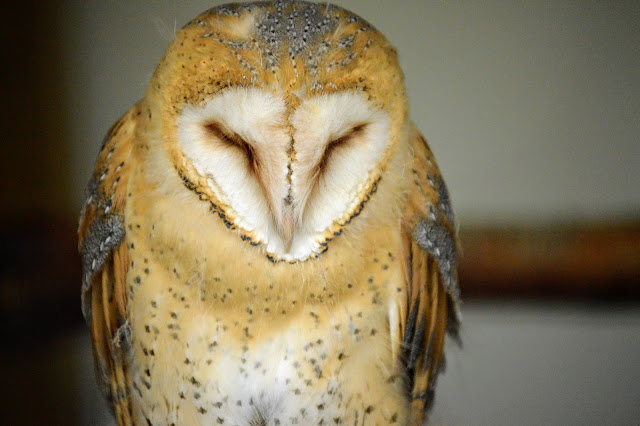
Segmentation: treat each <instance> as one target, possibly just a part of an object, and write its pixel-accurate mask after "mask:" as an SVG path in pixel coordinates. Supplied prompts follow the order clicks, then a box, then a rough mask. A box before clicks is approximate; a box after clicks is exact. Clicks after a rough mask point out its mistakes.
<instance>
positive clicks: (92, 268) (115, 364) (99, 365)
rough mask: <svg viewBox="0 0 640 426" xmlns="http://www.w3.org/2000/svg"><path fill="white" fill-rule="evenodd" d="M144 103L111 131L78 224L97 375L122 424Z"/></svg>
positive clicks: (127, 411)
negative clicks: (129, 205)
mask: <svg viewBox="0 0 640 426" xmlns="http://www.w3.org/2000/svg"><path fill="white" fill-rule="evenodd" d="M140 115H141V109H140V106H139V105H136V106H134V107H133V108H131V110H129V111H128V112H127V113H126V114H125V115H124V116H123V117H122V118H120V119H119V120H118V121H117V122H116V123H115V124H114V125H113V126H112V127H111V129H109V131H108V132H107V135H106V136H105V138H104V141H103V143H102V146H101V149H100V154H99V155H98V160H97V162H96V166H95V170H94V172H93V175H92V176H91V179H90V180H89V184H88V186H87V191H86V201H85V205H84V206H83V209H82V212H81V214H80V224H79V229H78V237H79V251H80V254H81V260H82V274H83V275H82V293H81V295H82V313H83V315H84V318H85V320H86V321H87V323H88V324H89V326H90V329H91V341H92V345H93V355H94V361H95V362H94V366H95V369H96V376H97V379H98V383H99V384H100V387H101V390H102V392H103V394H104V395H105V397H106V398H107V399H108V400H109V402H111V404H112V406H113V408H114V411H115V414H116V418H117V419H118V422H119V424H130V407H129V398H128V395H127V390H126V389H127V386H126V380H127V379H126V376H127V371H126V370H127V368H126V363H125V362H124V355H125V354H126V352H127V345H128V344H129V340H130V339H129V337H130V336H129V325H128V322H127V300H126V299H127V296H126V274H127V270H128V266H129V258H128V247H127V242H126V230H125V220H124V214H125V204H126V200H127V195H128V188H127V187H128V181H129V174H130V171H131V169H132V167H133V164H132V162H133V161H132V151H133V148H134V145H135V139H136V130H137V127H138V123H139V120H140Z"/></svg>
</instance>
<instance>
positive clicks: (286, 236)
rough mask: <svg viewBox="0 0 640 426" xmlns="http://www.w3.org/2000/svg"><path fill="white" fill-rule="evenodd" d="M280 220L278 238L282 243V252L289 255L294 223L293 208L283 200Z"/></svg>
mask: <svg viewBox="0 0 640 426" xmlns="http://www.w3.org/2000/svg"><path fill="white" fill-rule="evenodd" d="M283 210H284V211H283V212H282V219H281V223H280V237H281V238H282V242H283V243H284V250H285V252H286V253H289V250H291V243H292V241H293V231H294V221H293V206H292V205H291V202H289V201H288V200H285V205H284V207H283Z"/></svg>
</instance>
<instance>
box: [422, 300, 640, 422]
mask: <svg viewBox="0 0 640 426" xmlns="http://www.w3.org/2000/svg"><path fill="white" fill-rule="evenodd" d="M463 315H464V325H463V327H464V331H463V333H462V336H463V341H464V349H463V350H456V349H455V348H452V347H451V345H450V346H449V350H448V351H447V352H448V356H447V360H448V367H447V371H446V373H445V374H444V375H443V376H442V379H441V381H440V382H439V383H438V388H437V392H436V405H435V410H434V413H433V416H432V418H431V420H432V424H436V425H604V424H607V425H631V424H640V309H638V308H635V309H634V308H626V309H622V308H615V307H599V308H594V307H588V306H563V305H559V306H548V304H547V306H545V305H542V304H537V305H517V304H498V303H492V304H469V305H467V306H465V307H464V308H463Z"/></svg>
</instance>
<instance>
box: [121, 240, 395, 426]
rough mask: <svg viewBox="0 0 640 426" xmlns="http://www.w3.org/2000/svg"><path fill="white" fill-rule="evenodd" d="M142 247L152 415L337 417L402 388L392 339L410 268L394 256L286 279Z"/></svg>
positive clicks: (134, 315) (142, 372)
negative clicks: (338, 271)
mask: <svg viewBox="0 0 640 426" xmlns="http://www.w3.org/2000/svg"><path fill="white" fill-rule="evenodd" d="M139 244H141V243H139ZM136 250H138V249H137V248H136V249H135V250H133V252H134V254H132V256H131V258H132V259H133V267H132V268H131V269H130V272H129V275H128V285H129V292H130V294H129V303H130V318H129V319H130V323H131V327H132V339H133V346H132V348H133V349H132V350H133V357H132V359H133V362H132V367H133V368H132V370H133V374H132V387H133V388H134V394H135V395H136V396H137V398H138V399H139V405H138V406H139V410H140V412H139V413H138V414H139V415H140V416H141V418H143V417H146V418H149V419H150V420H151V421H152V423H154V424H156V422H157V423H159V424H163V423H169V424H170V423H175V424H198V423H201V422H202V423H213V424H215V422H220V421H222V422H224V424H251V422H252V421H254V420H255V419H259V418H265V419H271V420H270V422H268V423H266V424H278V422H280V424H294V423H296V422H299V424H306V423H308V422H311V421H313V422H314V423H317V422H318V421H320V420H322V419H326V422H329V421H333V419H334V418H340V417H341V416H344V415H345V414H344V413H346V412H351V413H353V412H361V414H360V415H364V414H366V413H365V412H366V410H367V407H369V406H372V405H376V404H379V403H380V400H381V399H382V398H383V394H392V395H395V394H398V395H399V394H400V390H399V387H398V386H399V385H400V384H399V381H397V382H396V379H397V378H398V374H397V371H396V365H395V361H394V360H393V359H392V358H391V354H390V350H389V344H388V343H389V342H388V341H389V334H388V305H389V301H390V297H391V295H392V292H396V291H397V290H396V287H397V285H396V284H397V280H398V279H399V273H398V272H399V271H397V270H395V268H392V267H391V266H390V264H389V263H380V265H379V267H378V269H379V271H380V273H370V274H366V275H362V276H358V277H352V278H353V280H346V281H344V282H341V283H340V284H339V285H337V284H336V283H335V282H327V281H326V279H325V280H319V281H316V282H312V281H313V280H311V279H307V281H306V282H304V281H303V280H301V279H299V277H296V276H295V274H290V275H289V276H290V278H291V281H290V282H288V283H282V282H278V280H273V278H274V275H272V276H271V278H272V279H256V278H255V272H254V275H253V276H254V278H253V279H252V278H251V276H252V274H245V272H246V271H244V272H243V271H242V270H241V269H238V268H240V265H231V264H229V263H227V264H226V265H225V266H224V268H223V266H222V265H218V267H217V269H215V270H217V273H216V274H215V275H211V274H207V273H205V272H204V271H206V270H207V267H206V266H204V265H202V268H201V269H200V271H199V272H198V271H196V270H191V271H190V272H188V273H187V272H186V271H185V270H181V268H180V265H181V264H180V262H175V265H174V264H172V263H169V264H167V263H166V260H163V261H159V260H158V256H164V254H161V253H159V252H157V251H156V250H154V252H153V253H152V252H151V251H150V249H149V250H140V251H139V253H140V255H138V254H135V251H136ZM380 257H381V256H380ZM387 259H389V257H388V255H387ZM244 267H245V269H247V265H245V266H244ZM249 269H250V268H249ZM225 271H226V272H225ZM285 284H286V285H287V286H286V287H285V286H284V285H285ZM294 284H295V285H294ZM371 371H375V372H376V374H373V375H372V374H371ZM363 378H365V379H364V380H363ZM365 389H367V390H366V391H365ZM390 400H391V401H393V398H391V399H390ZM376 401H377V402H376ZM354 410H355V411H354ZM388 414H389V416H392V414H393V413H388ZM219 419H220V420H219ZM154 420H155V421H154ZM276 420H277V421H278V422H276Z"/></svg>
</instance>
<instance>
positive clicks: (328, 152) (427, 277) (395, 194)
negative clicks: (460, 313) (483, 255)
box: [79, 2, 458, 424]
mask: <svg viewBox="0 0 640 426" xmlns="http://www.w3.org/2000/svg"><path fill="white" fill-rule="evenodd" d="M234 108H235V109H234ZM331 126H333V127H331ZM330 129H333V130H330ZM221 158H224V161H220V160H219V159H221ZM236 177H237V178H236ZM79 234H80V251H81V253H82V256H83V268H84V281H83V311H84V314H85V317H86V318H87V321H88V322H89V323H90V326H91V332H92V342H93V346H94V357H95V366H96V374H97V377H98V380H99V382H100V383H101V386H102V389H103V391H104V393H105V395H107V398H108V399H109V401H110V402H111V404H112V406H113V407H114V411H115V414H116V418H117V420H118V423H119V424H145V423H147V424H172V423H173V424H210V423H216V422H217V423H220V424H294V423H298V424H329V423H334V424H338V423H349V424H350V423H353V422H358V423H361V422H362V423H364V424H384V423H398V424H420V423H421V421H422V419H423V418H424V416H425V412H426V409H427V408H428V407H429V405H430V402H431V400H432V397H433V386H434V384H435V380H436V377H437V374H438V372H439V370H440V369H441V366H442V362H443V345H444V337H445V331H446V330H447V329H449V330H455V328H456V326H457V312H456V309H457V308H456V301H457V297H458V290H457V283H456V237H455V229H454V224H453V213H452V211H451V206H450V204H449V200H448V194H447V191H446V188H445V186H444V183H443V181H442V178H441V176H440V172H439V171H438V168H437V166H436V164H435V162H434V160H433V157H432V154H431V152H430V150H429V148H428V146H427V144H426V141H425V140H424V138H423V137H422V136H421V135H420V134H419V132H418V131H417V130H415V128H413V126H412V125H411V124H410V122H409V121H408V112H407V99H406V96H405V92H404V85H403V76H402V72H401V70H400V68H399V66H398V63H397V58H396V53H395V50H394V49H393V48H392V47H391V46H390V45H389V43H388V42H387V41H386V39H385V38H384V37H383V36H382V35H381V34H380V33H379V32H377V31H376V30H375V29H373V28H372V27H371V26H370V25H369V24H367V23H366V22H364V21H363V20H362V19H361V18H358V17H357V16H355V15H353V14H351V13H350V12H347V11H344V10H343V9H340V8H338V7H335V6H327V5H315V4H312V3H305V2H275V3H258V4H245V5H232V6H223V7H219V8H214V9H212V10H210V11H208V12H205V13H204V14H202V15H200V16H199V17H198V18H196V19H195V20H194V21H192V22H191V23H190V24H188V25H187V26H186V27H185V28H184V29H183V30H181V31H180V32H179V33H178V34H177V36H176V40H175V41H174V42H173V43H172V44H171V45H170V47H169V49H168V50H167V53H166V54H165V56H164V58H163V60H162V61H161V63H160V65H159V66H158V68H157V70H156V72H155V74H154V77H153V78H152V80H151V82H150V85H149V89H148V92H147V96H146V97H145V98H144V99H143V100H142V101H140V103H138V105H136V106H135V107H134V108H132V109H131V111H129V113H127V114H126V115H125V116H124V117H123V118H122V119H121V120H120V121H119V122H118V123H117V124H116V125H115V126H114V128H113V129H112V130H110V132H109V134H108V136H107V139H106V142H105V144H104V146H103V148H102V151H101V154H100V156H99V158H98V162H97V165H96V171H95V173H94V176H93V178H92V180H91V182H90V185H89V189H88V199H87V204H86V206H85V209H84V211H83V214H82V218H81V223H80V231H79Z"/></svg>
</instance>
